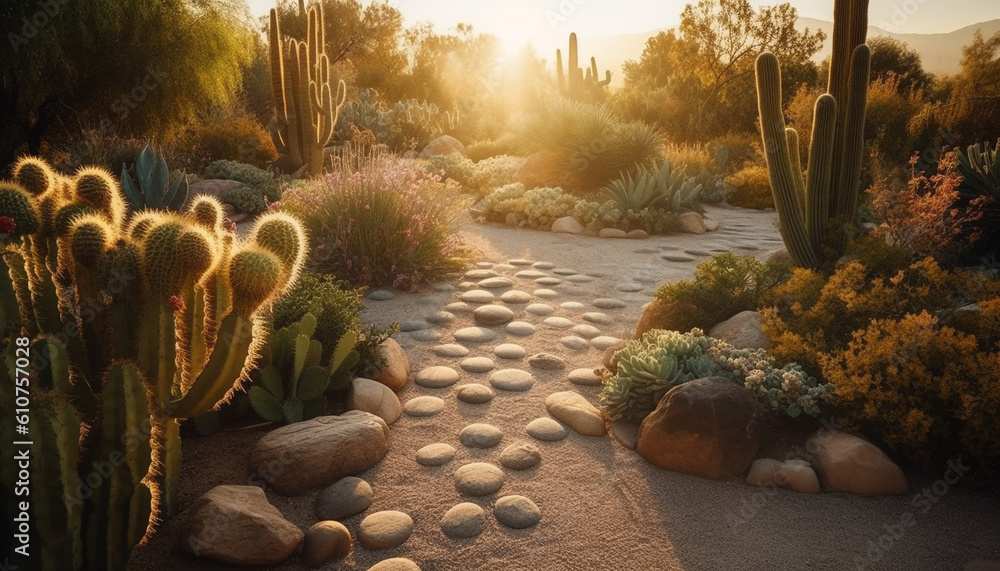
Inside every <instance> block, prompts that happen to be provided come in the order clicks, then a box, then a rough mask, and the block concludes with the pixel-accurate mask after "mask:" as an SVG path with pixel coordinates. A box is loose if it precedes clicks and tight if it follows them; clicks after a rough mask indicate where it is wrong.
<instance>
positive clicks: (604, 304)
mask: <svg viewBox="0 0 1000 571" xmlns="http://www.w3.org/2000/svg"><path fill="white" fill-rule="evenodd" d="M625 306H626V303H625V302H624V301H622V300H620V299H615V298H612V297H600V298H597V299H595V300H594V307H597V308H600V309H621V308H623V307H625Z"/></svg>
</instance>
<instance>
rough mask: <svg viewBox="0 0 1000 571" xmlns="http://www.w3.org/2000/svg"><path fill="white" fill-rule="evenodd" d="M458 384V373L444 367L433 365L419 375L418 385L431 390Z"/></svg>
mask: <svg viewBox="0 0 1000 571" xmlns="http://www.w3.org/2000/svg"><path fill="white" fill-rule="evenodd" d="M456 382H458V371H456V370H455V369H452V368H451V367H445V366H443V365H433V366H431V367H427V368H425V369H423V370H421V371H420V372H419V373H417V380H416V383H417V384H418V385H420V386H421V387H426V388H429V389H441V388H444V387H450V386H451V385H454V384H455V383H456Z"/></svg>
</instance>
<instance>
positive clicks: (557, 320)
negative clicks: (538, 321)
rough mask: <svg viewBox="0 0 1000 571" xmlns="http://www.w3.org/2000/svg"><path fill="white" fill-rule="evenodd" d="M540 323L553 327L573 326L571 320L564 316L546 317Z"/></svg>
mask: <svg viewBox="0 0 1000 571" xmlns="http://www.w3.org/2000/svg"><path fill="white" fill-rule="evenodd" d="M542 323H544V324H545V325H547V326H549V327H552V328H554V329H568V328H570V327H573V322H572V321H570V320H569V319H566V318H565V317H556V316H553V317H546V318H545V320H544V321H542Z"/></svg>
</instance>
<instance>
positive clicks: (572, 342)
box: [559, 335, 590, 351]
mask: <svg viewBox="0 0 1000 571" xmlns="http://www.w3.org/2000/svg"><path fill="white" fill-rule="evenodd" d="M559 343H560V344H561V345H562V346H563V347H565V348H567V349H569V350H571V351H586V350H587V349H589V348H590V342H589V341H587V340H586V339H584V338H583V337H577V336H575V335H569V336H567V337H562V338H561V339H559Z"/></svg>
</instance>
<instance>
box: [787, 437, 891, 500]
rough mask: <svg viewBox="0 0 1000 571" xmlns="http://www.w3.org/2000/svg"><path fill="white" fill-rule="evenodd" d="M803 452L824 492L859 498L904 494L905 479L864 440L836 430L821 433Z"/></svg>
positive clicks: (810, 441) (813, 438)
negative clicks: (810, 455) (840, 493)
mask: <svg viewBox="0 0 1000 571" xmlns="http://www.w3.org/2000/svg"><path fill="white" fill-rule="evenodd" d="M806 449H807V450H809V452H811V453H812V458H810V460H811V462H812V465H813V468H815V470H816V473H817V475H819V481H820V483H821V484H822V485H823V489H824V490H826V491H828V492H848V493H851V494H859V495H862V496H877V495H881V494H905V493H906V491H907V485H906V476H904V475H903V471H902V470H900V469H899V466H897V465H896V464H895V463H894V462H893V461H892V460H890V459H889V457H888V456H886V455H885V453H884V452H882V451H881V450H879V449H878V448H877V447H876V446H875V445H874V444H872V443H871V442H868V441H867V440H864V439H861V438H858V437H857V436H853V435H851V434H847V433H846V432H840V431H839V430H820V431H819V432H817V433H816V434H815V435H814V436H813V437H812V438H810V439H809V440H808V441H807V442H806Z"/></svg>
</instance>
